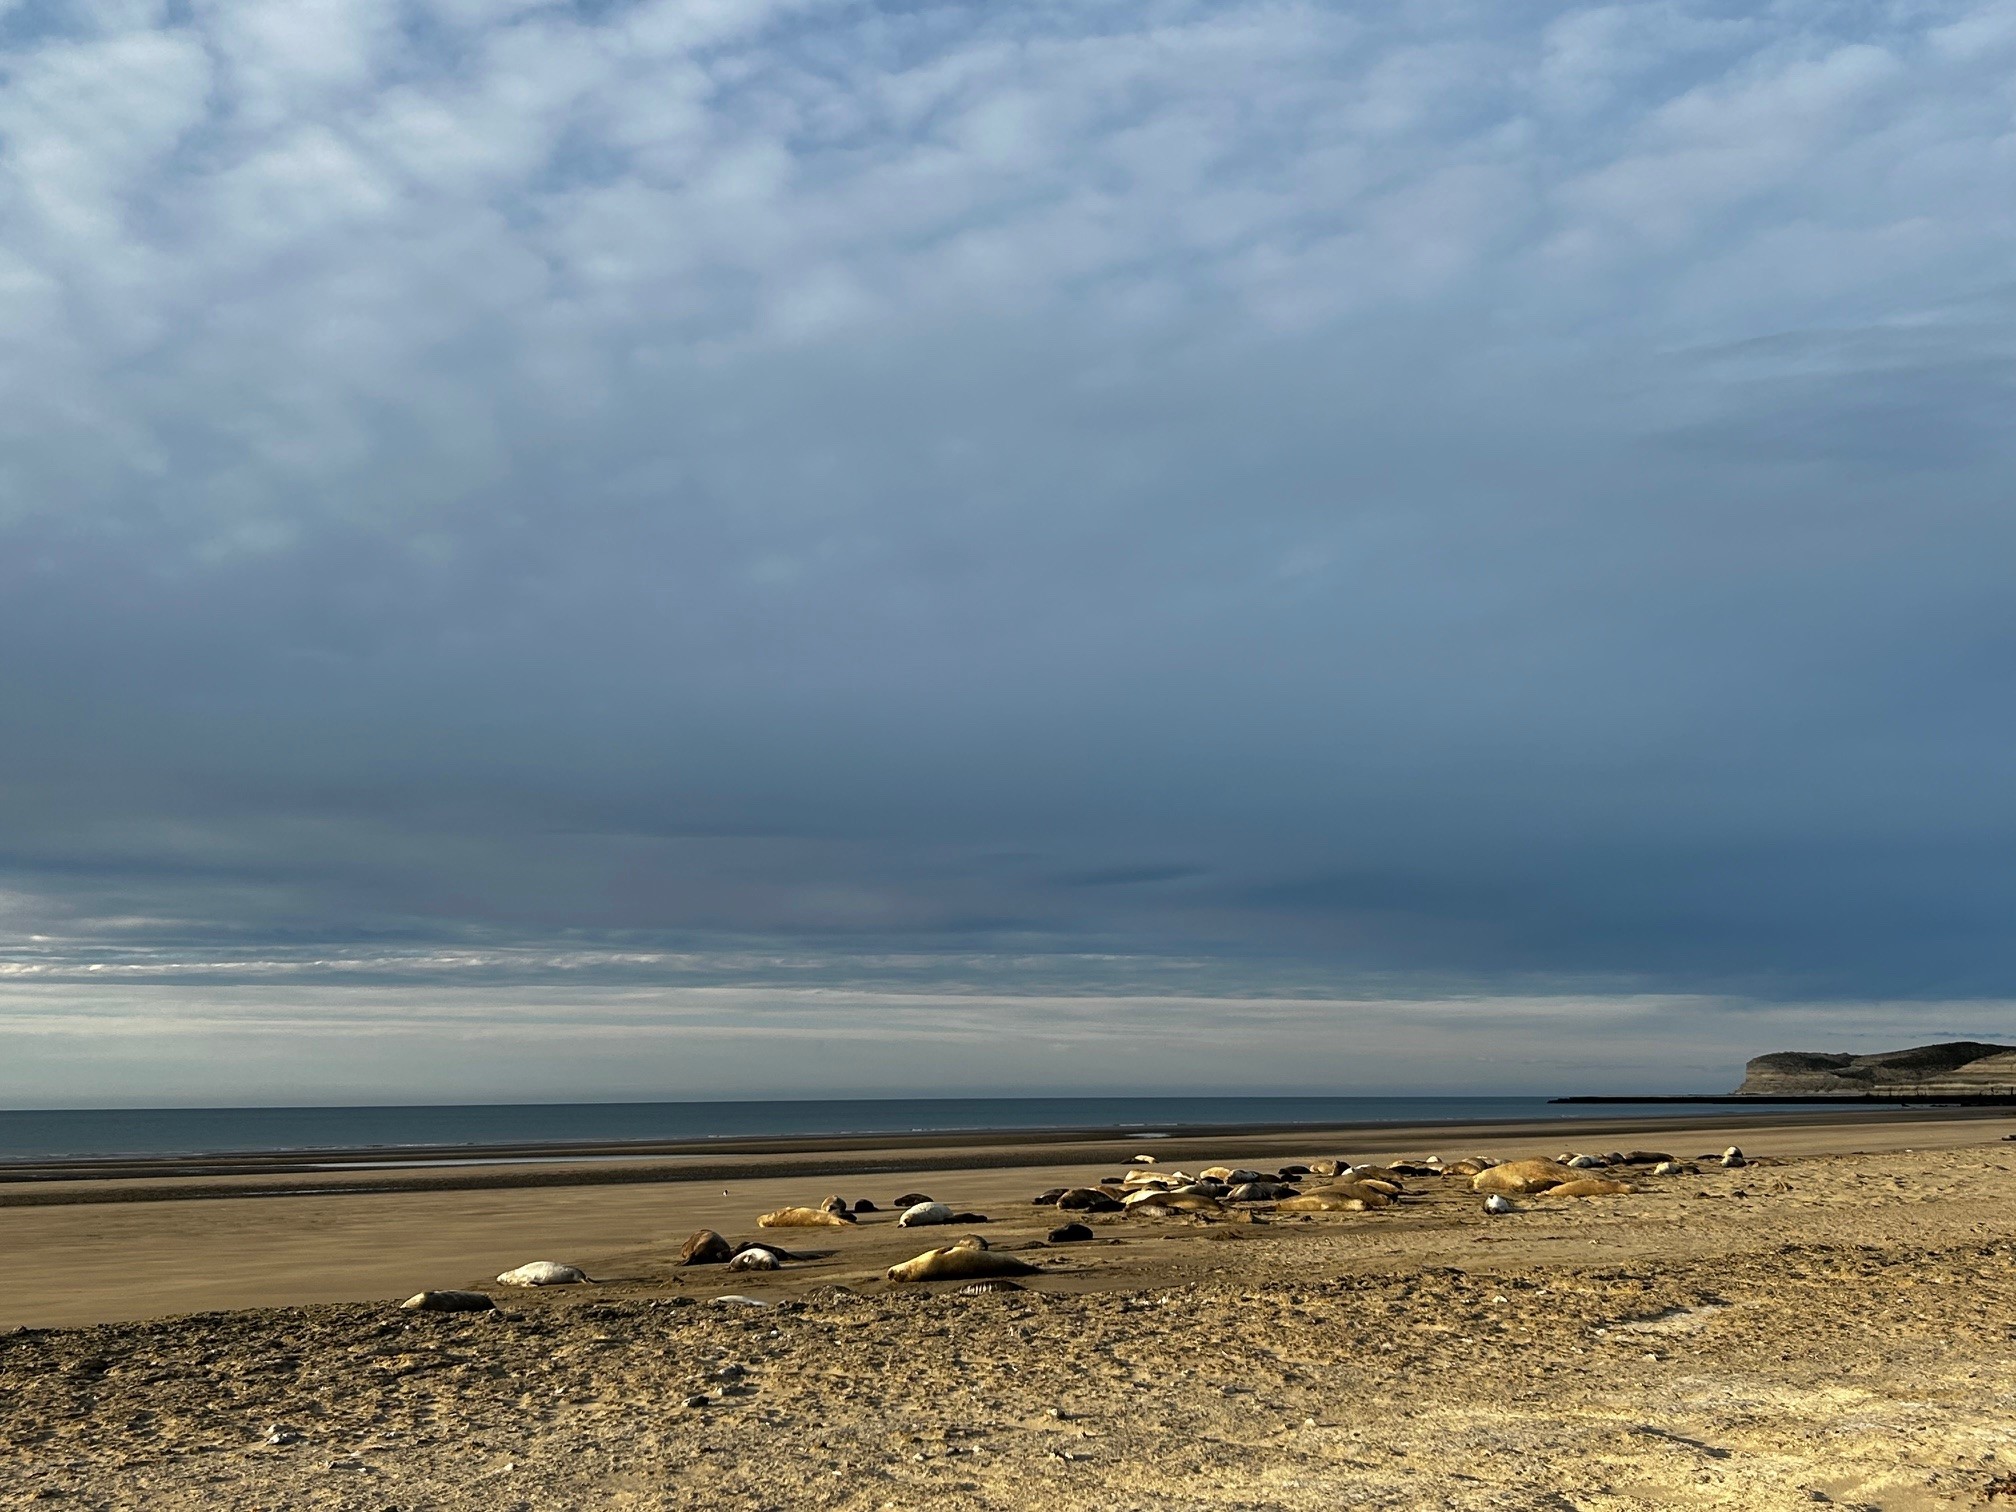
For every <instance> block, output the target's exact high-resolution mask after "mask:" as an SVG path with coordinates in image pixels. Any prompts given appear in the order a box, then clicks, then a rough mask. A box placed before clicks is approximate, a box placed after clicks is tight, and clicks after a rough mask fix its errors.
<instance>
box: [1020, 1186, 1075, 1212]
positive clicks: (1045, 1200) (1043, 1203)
mask: <svg viewBox="0 0 2016 1512" xmlns="http://www.w3.org/2000/svg"><path fill="white" fill-rule="evenodd" d="M1068 1190H1069V1188H1067V1187H1052V1188H1050V1190H1049V1191H1047V1192H1038V1193H1037V1194H1036V1195H1035V1196H1034V1197H1031V1198H1030V1199H1029V1205H1030V1206H1031V1207H1055V1206H1057V1199H1058V1198H1059V1197H1062V1196H1063V1195H1064V1193H1065V1192H1066V1191H1068Z"/></svg>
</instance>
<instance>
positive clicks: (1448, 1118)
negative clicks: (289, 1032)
mask: <svg viewBox="0 0 2016 1512" xmlns="http://www.w3.org/2000/svg"><path fill="white" fill-rule="evenodd" d="M1729 1111H1730V1110H1729V1109H1728V1108H1726V1107H1722V1108H1718V1107H1715V1106H1713V1105H1688V1104H1677V1105H1676V1104H1671V1103H1667V1104H1615V1103H1613V1104H1603V1105H1570V1106H1556V1105H1553V1104H1550V1103H1548V1102H1547V1101H1546V1099H1544V1098H1539V1097H967V1098H886V1099H838V1098H835V1099H824V1100H812V1099H795V1098H794V1099H789V1100H773V1101H750V1102H653V1103H504V1104H491V1105H468V1106H443V1107H366V1108H110V1109H62V1110H48V1111H30V1110H20V1111H0V1161H6V1160H46V1159H51V1158H56V1157H80V1158H88V1157H92V1156H118V1155H209V1154H231V1153H243V1152H249V1151H288V1150H359V1149H372V1150H375V1149H383V1150H387V1151H394V1152H396V1151H398V1150H400V1149H402V1148H411V1147H414V1146H430V1147H456V1146H469V1147H472V1148H481V1147H484V1146H495V1145H516V1144H550V1145H569V1144H590V1145H592V1144H613V1143H620V1142H625V1141H631V1140H637V1141H652V1140H697V1139H735V1138H754V1137H762V1136H795V1135H847V1134H917V1133H936V1132H940V1131H947V1132H950V1131H961V1130H989V1131H991V1130H1004V1131H1005V1130H1017V1129H1021V1130H1029V1129H1100V1130H1112V1131H1113V1132H1114V1133H1116V1134H1120V1135H1130V1136H1134V1137H1138V1138H1142V1139H1150V1138H1153V1137H1154V1135H1155V1133H1156V1132H1157V1130H1158V1129H1159V1128H1174V1127H1197V1126H1208V1125H1226V1126H1238V1125H1250V1124H1311V1125H1319V1126H1321V1125H1336V1124H1356V1123H1388V1124H1422V1123H1460V1122H1469V1121H1473V1120H1488V1121H1492V1122H1497V1121H1506V1122H1512V1121H1526V1120H1533V1119H1560V1120H1562V1121H1564V1122H1565V1121H1569V1120H1573V1119H1576V1118H1609V1119H1615V1118H1618V1117H1634V1116H1638V1115H1640V1114H1656V1115H1657V1116H1660V1117H1667V1118H1670V1117H1673V1116H1674V1115H1676V1114H1692V1113H1699V1114H1703V1115H1706V1114H1721V1115H1722V1116H1724V1117H1726V1116H1728V1114H1729Z"/></svg>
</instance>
